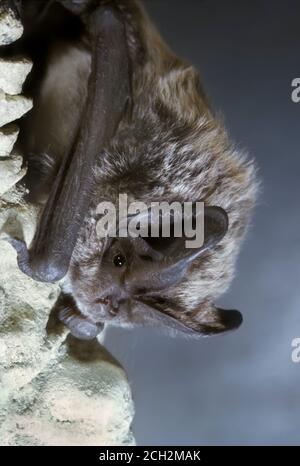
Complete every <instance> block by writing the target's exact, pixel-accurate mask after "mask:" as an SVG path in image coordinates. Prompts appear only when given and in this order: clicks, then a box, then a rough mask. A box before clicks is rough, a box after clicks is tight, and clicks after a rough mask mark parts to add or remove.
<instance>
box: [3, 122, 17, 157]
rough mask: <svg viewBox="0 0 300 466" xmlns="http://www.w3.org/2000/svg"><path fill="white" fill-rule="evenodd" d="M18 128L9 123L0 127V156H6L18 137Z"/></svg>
mask: <svg viewBox="0 0 300 466" xmlns="http://www.w3.org/2000/svg"><path fill="white" fill-rule="evenodd" d="M18 134H19V128H18V127H17V125H14V124H10V125H7V126H5V127H4V128H0V157H8V156H9V154H10V153H11V151H12V149H13V147H14V145H15V142H16V140H17V138H18Z"/></svg>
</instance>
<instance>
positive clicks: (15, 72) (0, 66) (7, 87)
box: [0, 58, 32, 95]
mask: <svg viewBox="0 0 300 466" xmlns="http://www.w3.org/2000/svg"><path fill="white" fill-rule="evenodd" d="M31 68H32V63H31V62H30V61H29V60H26V59H24V58H21V59H15V60H3V59H0V89H2V91H4V92H5V93H6V94H11V95H16V94H20V93H21V92H22V85H23V83H24V81H25V79H26V77H27V75H28V74H29V73H30V71H31Z"/></svg>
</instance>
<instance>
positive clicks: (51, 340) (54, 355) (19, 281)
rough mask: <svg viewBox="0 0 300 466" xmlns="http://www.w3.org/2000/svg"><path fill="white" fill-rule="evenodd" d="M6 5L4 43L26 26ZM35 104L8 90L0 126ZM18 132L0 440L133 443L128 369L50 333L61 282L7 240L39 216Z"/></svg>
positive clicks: (3, 199)
mask: <svg viewBox="0 0 300 466" xmlns="http://www.w3.org/2000/svg"><path fill="white" fill-rule="evenodd" d="M2 5H3V2H2V3H1V6H0V43H2V44H3V43H5V44H6V43H10V42H12V41H13V40H16V39H17V38H18V37H19V35H20V33H21V32H22V26H21V25H20V23H18V22H17V20H16V19H14V17H13V15H12V12H11V11H9V12H4V9H3V7H2ZM14 64H15V65H16V68H15V70H14V71H12V72H11V73H12V75H13V76H14V80H13V81H14V83H12V82H11V83H9V82H8V81H9V74H6V77H5V76H3V75H1V78H0V83H1V86H2V88H3V89H5V90H6V92H16V91H19V89H20V86H21V84H22V83H23V81H24V79H25V78H26V75H27V73H28V72H29V70H30V66H26V67H25V68H24V66H23V65H24V61H22V60H21V61H20V62H19V65H20V66H18V64H17V62H14ZM9 66H11V64H9ZM0 74H1V65H0ZM17 75H18V78H17ZM1 86H0V87H1ZM30 108H31V101H30V100H28V99H25V98H24V97H22V96H19V95H17V96H9V95H7V94H5V93H4V92H2V93H1V95H0V126H1V125H4V124H6V123H8V122H10V121H13V120H14V119H16V118H19V117H20V116H22V115H23V114H24V113H25V112H27V111H28V110H29V109H30ZM17 136H18V128H17V127H16V125H13V124H11V125H9V126H6V127H5V128H0V157H1V158H0V445H1V446H15V445H18V446H21V445H25V446H28V445H72V446H73V445H96V446H100V445H133V444H134V439H133V436H132V433H131V422H132V418H133V413H134V408H133V402H132V397H131V391H130V386H129V383H128V380H127V377H126V374H125V372H124V370H123V369H122V367H121V366H120V365H119V363H118V362H117V361H116V360H115V359H114V358H113V357H112V356H111V355H110V354H109V353H108V352H107V351H106V350H105V349H104V348H103V347H102V346H101V345H100V344H99V342H98V341H97V340H93V341H91V342H81V341H79V340H76V339H74V338H73V337H71V336H70V335H68V332H67V330H66V329H65V328H56V327H55V328H53V329H52V331H51V333H50V334H48V333H47V331H46V327H47V322H48V318H49V314H50V311H51V308H52V306H53V304H54V303H55V301H56V299H57V297H58V294H59V286H58V285H50V284H45V283H38V282H35V281H33V280H31V279H30V278H29V277H27V276H26V275H24V274H22V273H21V272H20V270H19V268H18V266H17V262H16V253H15V251H14V250H13V248H12V247H11V246H10V245H9V244H8V242H7V241H6V240H5V238H7V236H16V237H21V238H24V240H25V241H26V243H27V244H28V245H29V244H30V242H31V241H32V238H33V236H34V232H35V229H36V224H37V219H38V215H39V209H38V208H37V206H34V205H29V204H26V202H25V201H24V194H25V189H24V187H22V185H20V184H19V185H16V183H17V181H18V180H20V179H21V178H22V177H23V175H24V174H25V171H26V170H25V168H24V167H23V163H22V162H23V161H22V157H21V156H19V155H16V154H14V153H13V152H12V151H13V146H14V143H15V141H16V139H17Z"/></svg>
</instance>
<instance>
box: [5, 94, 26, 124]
mask: <svg viewBox="0 0 300 466" xmlns="http://www.w3.org/2000/svg"><path fill="white" fill-rule="evenodd" d="M31 108H32V101H31V100H30V99H28V98H27V97H24V96H22V95H14V96H12V95H8V94H5V93H4V92H3V91H0V126H4V125H6V124H7V123H10V122H11V121H14V120H17V119H18V118H21V116H23V115H24V114H25V113H27V112H28V111H29V110H30V109H31Z"/></svg>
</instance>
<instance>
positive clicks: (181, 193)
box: [6, 0, 256, 339]
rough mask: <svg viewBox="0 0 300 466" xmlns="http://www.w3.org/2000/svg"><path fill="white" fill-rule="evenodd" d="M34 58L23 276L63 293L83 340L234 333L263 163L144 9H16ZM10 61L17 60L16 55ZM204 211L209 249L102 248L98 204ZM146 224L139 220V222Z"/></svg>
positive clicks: (123, 242)
mask: <svg viewBox="0 0 300 466" xmlns="http://www.w3.org/2000/svg"><path fill="white" fill-rule="evenodd" d="M13 4H14V7H15V8H17V10H18V12H19V14H20V16H21V18H22V21H23V24H24V35H23V38H22V39H21V40H20V41H18V42H17V43H16V44H15V45H14V46H13V47H12V48H11V49H10V53H16V51H18V52H20V51H21V52H22V53H23V54H27V55H29V56H31V58H32V60H33V62H34V71H33V73H32V75H31V77H30V79H29V80H28V83H27V87H26V88H25V92H26V93H27V94H29V95H30V96H32V97H33V99H34V108H33V110H32V111H31V112H30V114H29V116H28V117H26V118H24V119H23V121H22V122H21V137H20V139H19V144H20V149H21V150H22V152H23V153H24V154H25V155H27V157H28V165H29V171H28V176H27V179H26V184H27V186H28V187H29V190H30V193H31V194H30V196H31V200H32V201H34V202H40V203H42V204H43V205H44V207H43V211H42V214H41V218H40V221H39V225H38V229H37V232H36V235H35V237H34V240H33V242H32V245H31V247H30V249H29V250H28V249H27V247H26V245H25V243H24V242H23V241H22V240H20V239H16V238H11V240H10V242H11V244H12V245H13V246H14V247H15V249H16V250H17V253H18V264H19V267H20V269H21V270H22V271H23V272H24V273H26V274H27V275H29V276H30V277H32V278H33V279H35V280H39V281H46V282H55V281H60V284H61V287H62V294H61V296H60V298H59V300H58V302H57V304H56V308H55V312H56V313H57V315H58V317H59V319H60V320H61V321H62V322H63V323H65V324H66V325H67V326H68V327H69V328H70V330H71V332H72V333H73V335H75V336H77V337H78V338H83V339H91V338H94V337H95V336H96V335H97V334H99V332H101V331H102V329H103V327H104V326H105V325H120V326H129V327H132V326H135V325H142V326H144V325H149V326H156V327H160V328H164V329H167V330H168V331H169V332H171V333H174V334H177V333H179V334H182V335H186V336H190V337H198V336H203V335H214V334H218V333H221V332H225V331H228V330H233V329H235V328H237V327H239V325H240V324H241V322H242V316H241V314H240V312H239V311H235V310H223V309H220V308H217V307H216V306H215V305H214V304H213V303H214V301H215V300H216V299H217V298H218V297H219V296H220V295H221V294H222V293H223V292H224V291H225V290H226V288H227V287H228V285H229V283H230V280H231V278H232V275H233V269H234V262H235V259H236V256H237V252H238V250H239V245H240V243H241V240H242V238H243V236H244V233H245V230H246V227H247V224H248V219H249V215H250V212H251V209H252V207H253V204H254V200H255V191H256V181H255V169H254V166H253V163H252V162H249V161H247V160H246V159H245V157H244V155H243V154H240V153H239V152H238V151H237V150H236V149H235V148H234V146H233V145H232V144H231V143H230V142H229V140H228V137H227V134H226V131H225V129H224V128H223V126H222V123H221V122H220V121H219V120H218V119H217V118H216V117H215V115H214V113H213V111H212V109H211V107H210V105H209V102H208V100H207V98H206V96H205V94H204V92H203V90H202V87H201V84H200V80H199V76H198V73H197V72H196V70H195V69H194V68H193V67H191V66H190V65H188V64H186V63H185V62H184V61H182V60H181V59H179V58H178V57H176V56H175V55H174V54H173V53H172V52H171V51H170V50H169V48H168V47H167V46H166V44H165V43H164V42H163V40H162V38H161V37H160V35H159V34H158V32H157V31H156V29H155V27H154V26H153V24H152V23H151V21H150V20H149V18H148V17H147V15H146V13H145V12H144V10H143V8H142V7H141V5H140V4H139V3H138V2H137V1H135V0H107V1H104V0H94V1H93V0H73V1H72V0H64V1H63V0H60V1H54V0H52V1H51V0H49V1H40V2H35V1H34V0H32V1H31V0H27V1H26V2H23V1H15V2H13ZM6 53H9V52H6ZM122 193H125V194H127V195H128V198H129V199H130V200H131V201H134V200H138V201H142V202H144V203H145V204H146V205H150V203H151V202H153V201H158V202H160V201H167V202H169V203H171V202H173V201H176V202H180V203H182V204H183V203H185V202H192V203H196V202H197V201H203V202H204V203H205V210H204V242H203V245H202V246H201V247H199V248H197V249H196V250H195V249H188V248H186V246H185V240H186V238H185V237H184V236H182V237H181V238H178V237H175V236H174V235H170V237H169V238H161V237H158V238H151V237H150V238H146V237H138V238H120V237H117V238H99V236H98V235H97V231H96V226H97V221H98V219H99V214H98V213H97V205H98V204H99V203H100V202H102V201H110V202H112V203H114V204H115V205H117V202H118V197H119V195H120V194H122ZM137 215H138V214H137Z"/></svg>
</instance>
